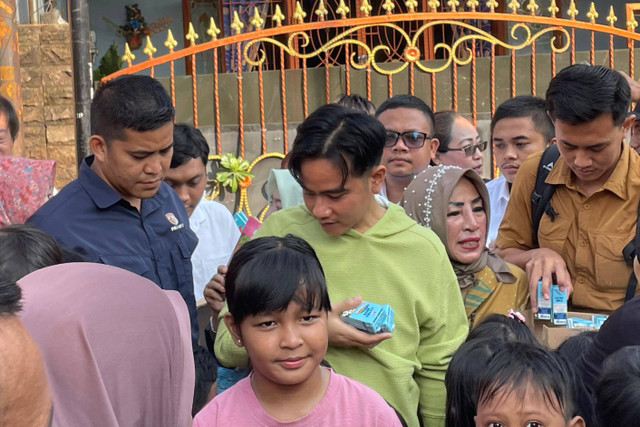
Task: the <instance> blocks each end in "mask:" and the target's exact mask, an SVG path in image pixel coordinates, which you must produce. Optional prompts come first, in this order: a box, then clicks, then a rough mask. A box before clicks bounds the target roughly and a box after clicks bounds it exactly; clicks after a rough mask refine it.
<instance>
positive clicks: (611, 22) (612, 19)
mask: <svg viewBox="0 0 640 427" xmlns="http://www.w3.org/2000/svg"><path fill="white" fill-rule="evenodd" d="M617 20H618V18H617V17H616V14H615V13H613V6H609V16H607V22H608V23H609V25H611V26H612V27H613V26H614V24H615V23H616V21H617Z"/></svg>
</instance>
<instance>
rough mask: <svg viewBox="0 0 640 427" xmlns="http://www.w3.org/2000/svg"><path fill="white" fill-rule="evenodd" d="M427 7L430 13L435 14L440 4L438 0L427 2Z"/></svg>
mask: <svg viewBox="0 0 640 427" xmlns="http://www.w3.org/2000/svg"><path fill="white" fill-rule="evenodd" d="M427 6H429V7H430V8H431V12H434V13H435V12H437V11H438V8H439V7H440V2H439V1H438V0H429V1H428V2H427Z"/></svg>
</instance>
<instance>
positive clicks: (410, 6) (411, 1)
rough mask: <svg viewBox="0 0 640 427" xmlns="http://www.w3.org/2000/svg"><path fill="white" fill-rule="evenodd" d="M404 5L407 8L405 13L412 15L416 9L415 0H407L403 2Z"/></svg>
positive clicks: (416, 3)
mask: <svg viewBox="0 0 640 427" xmlns="http://www.w3.org/2000/svg"><path fill="white" fill-rule="evenodd" d="M404 5H405V6H407V11H408V12H410V13H413V12H414V11H415V10H416V7H418V2H417V1H416V0H407V1H405V2H404Z"/></svg>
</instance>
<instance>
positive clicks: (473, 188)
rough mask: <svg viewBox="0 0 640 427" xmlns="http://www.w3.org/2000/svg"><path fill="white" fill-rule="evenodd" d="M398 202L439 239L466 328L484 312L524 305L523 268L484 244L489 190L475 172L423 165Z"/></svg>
mask: <svg viewBox="0 0 640 427" xmlns="http://www.w3.org/2000/svg"><path fill="white" fill-rule="evenodd" d="M401 205H402V206H403V207H404V209H405V211H406V212H407V214H408V215H409V216H410V217H411V218H413V219H414V220H415V221H416V222H418V223H419V224H422V225H423V226H425V227H427V228H430V229H431V230H433V232H435V233H436V234H437V235H438V237H439V238H440V240H441V241H442V243H443V244H444V246H445V248H446V250H447V254H448V255H449V260H450V261H451V265H452V266H453V270H454V271H455V273H456V276H458V283H459V285H460V291H461V292H462V297H463V300H464V305H465V309H466V312H467V318H468V319H469V326H470V327H473V326H474V324H477V322H478V321H479V320H480V319H481V318H482V317H484V316H486V315H487V314H490V313H501V314H504V315H507V314H508V313H509V310H510V309H514V310H520V309H521V308H524V306H525V304H526V301H527V300H528V295H529V293H528V284H527V278H526V275H525V273H524V271H522V270H521V269H520V268H518V267H516V266H515V265H512V264H509V263H507V262H505V261H504V260H503V259H502V258H500V257H499V256H498V255H496V254H494V253H493V252H491V251H490V250H489V249H487V248H486V247H485V243H486V238H487V225H488V224H489V195H488V193H487V189H486V187H485V185H484V182H483V181H482V178H480V175H478V174H477V173H476V172H474V171H473V170H471V169H461V168H459V167H456V166H434V167H428V168H427V169H425V170H424V171H422V172H420V173H419V174H418V175H417V176H416V177H415V178H414V180H413V181H412V182H411V184H409V186H408V187H407V189H406V190H405V192H404V198H403V200H402V202H401ZM430 285H432V284H430Z"/></svg>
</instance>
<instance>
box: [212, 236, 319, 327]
mask: <svg viewBox="0 0 640 427" xmlns="http://www.w3.org/2000/svg"><path fill="white" fill-rule="evenodd" d="M225 290H226V294H227V305H228V306H229V312H230V313H231V315H232V316H233V320H234V321H235V323H236V324H240V322H242V320H243V319H244V318H245V317H247V316H253V315H256V314H259V313H265V312H270V311H284V310H286V309H287V307H288V306H289V303H290V302H291V301H295V302H297V303H298V304H300V305H301V306H302V307H303V308H304V309H305V310H308V311H311V310H312V309H314V308H315V309H319V310H323V311H327V312H328V311H330V310H331V303H330V301H329V294H328V293H327V285H326V282H325V278H324V271H323V270H322V266H321V265H320V261H319V260H318V257H317V256H316V253H315V251H314V250H313V248H312V247H311V246H310V245H309V244H308V243H307V242H306V241H304V240H303V239H301V238H299V237H297V236H293V235H291V234H288V235H286V236H285V237H276V236H269V237H260V238H257V239H253V240H251V241H249V242H247V243H245V244H244V245H242V246H241V247H240V249H238V251H237V252H236V253H235V254H234V255H233V258H231V262H229V266H228V269H227V275H226V276H225Z"/></svg>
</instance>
